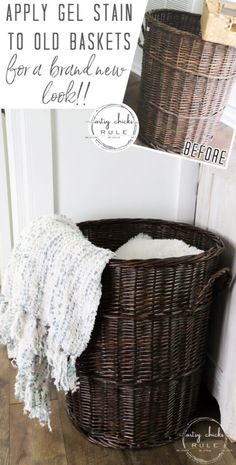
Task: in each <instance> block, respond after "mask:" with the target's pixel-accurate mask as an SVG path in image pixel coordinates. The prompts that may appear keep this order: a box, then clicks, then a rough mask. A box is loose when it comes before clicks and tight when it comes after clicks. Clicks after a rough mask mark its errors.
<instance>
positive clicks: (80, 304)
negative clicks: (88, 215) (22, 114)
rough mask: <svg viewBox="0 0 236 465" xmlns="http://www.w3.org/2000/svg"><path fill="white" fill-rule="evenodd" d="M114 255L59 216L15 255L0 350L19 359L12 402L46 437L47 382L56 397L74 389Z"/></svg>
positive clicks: (26, 237)
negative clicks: (16, 401) (34, 420)
mask: <svg viewBox="0 0 236 465" xmlns="http://www.w3.org/2000/svg"><path fill="white" fill-rule="evenodd" d="M113 255H114V254H113V252H111V251H110V250H105V249H101V248H98V247H95V246H94V245H93V244H91V242H89V241H88V240H87V239H86V238H85V237H84V236H83V234H82V233H81V231H80V230H79V229H78V227H77V226H76V225H75V224H74V223H73V222H72V221H70V220H68V219H67V218H65V217H61V216H54V217H42V218H39V219H37V220H35V221H34V222H33V223H32V224H31V225H30V226H29V227H27V228H26V229H25V230H24V232H23V234H22V236H21V238H20V241H19V243H18V245H17V246H16V247H15V249H14V251H13V253H12V257H11V259H10V262H9V265H8V267H7V271H6V275H5V278H4V282H3V288H2V292H3V294H2V295H1V297H0V343H2V344H5V345H7V348H8V353H9V356H14V359H15V362H16V365H17V368H18V373H17V377H16V385H15V394H16V397H17V398H18V399H19V400H20V401H22V402H24V406H25V409H24V410H25V413H28V414H29V416H30V418H38V419H39V421H40V423H41V424H42V425H45V424H48V427H49V429H51V426H50V413H51V410H50V398H49V381H50V378H52V379H53V380H54V383H55V385H56V387H57V389H58V390H63V391H65V392H67V391H69V390H71V391H74V390H76V389H77V387H78V379H77V377H76V369H75V361H76V358H77V357H79V356H80V355H81V353H82V352H83V351H84V349H85V348H86V346H87V344H88V342H89V339H90V335H91V332H92V329H93V326H94V323H95V318H96V313H97V309H98V305H99V301H100V297H101V275H102V272H103V270H104V268H105V266H106V264H107V263H108V261H109V260H110V259H111V258H112V257H113Z"/></svg>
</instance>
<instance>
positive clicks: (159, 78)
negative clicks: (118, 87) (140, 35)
mask: <svg viewBox="0 0 236 465" xmlns="http://www.w3.org/2000/svg"><path fill="white" fill-rule="evenodd" d="M145 18H146V21H145V28H144V31H143V32H144V45H143V67H142V80H141V93H140V104H139V121H140V134H139V135H140V138H141V139H142V140H143V141H144V142H146V144H147V145H149V146H151V147H153V148H155V149H158V148H159V149H163V150H165V151H167V152H175V153H182V151H183V148H184V144H185V141H187V140H189V141H192V142H196V143H198V144H205V145H207V144H208V143H210V141H211V139H212V137H213V135H214V133H215V131H216V129H217V123H218V122H219V120H220V117H221V115H222V113H223V110H224V108H225V104H226V102H227V98H228V95H229V92H230V90H231V87H232V84H233V81H234V79H235V76H236V49H235V48H233V47H227V46H226V45H220V44H215V43H212V42H206V41H204V40H202V39H201V37H200V18H201V17H200V16H199V15H195V14H192V13H186V12H181V11H176V10H152V11H150V12H148V13H146V16H145Z"/></svg>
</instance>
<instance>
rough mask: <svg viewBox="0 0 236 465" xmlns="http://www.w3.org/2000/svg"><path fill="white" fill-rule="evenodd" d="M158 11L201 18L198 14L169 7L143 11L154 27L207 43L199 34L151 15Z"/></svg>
mask: <svg viewBox="0 0 236 465" xmlns="http://www.w3.org/2000/svg"><path fill="white" fill-rule="evenodd" d="M159 11H162V12H164V11H166V12H168V13H174V14H176V13H180V14H185V15H188V16H195V17H198V18H199V19H200V18H201V15H200V14H198V13H191V12H189V11H183V10H173V9H172V8H170V9H168V8H153V9H152V10H149V11H147V12H146V13H145V19H146V20H149V21H151V22H152V23H153V24H154V25H155V26H156V27H158V28H160V29H164V30H166V31H169V32H173V33H175V34H178V35H183V36H187V37H194V39H195V40H199V41H201V42H202V43H203V44H204V43H207V42H206V41H204V40H203V39H202V37H201V36H198V35H197V34H194V33H193V32H188V31H183V30H182V29H178V28H177V27H174V26H169V25H168V24H165V23H163V22H162V21H160V20H158V19H156V18H154V17H153V16H152V15H153V13H154V12H155V13H156V12H159ZM218 45H219V44H218ZM225 47H226V46H225Z"/></svg>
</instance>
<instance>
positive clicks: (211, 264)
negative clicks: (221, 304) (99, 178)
mask: <svg viewBox="0 0 236 465" xmlns="http://www.w3.org/2000/svg"><path fill="white" fill-rule="evenodd" d="M79 226H80V228H81V230H82V231H83V232H84V234H85V235H86V236H87V237H88V238H89V239H90V240H91V242H93V243H94V244H96V245H97V246H102V247H105V248H110V249H112V250H114V251H115V250H116V249H117V248H118V247H119V246H121V245H122V244H123V243H125V242H126V241H127V240H128V239H130V238H131V237H133V236H134V235H136V234H138V233H140V232H144V233H147V234H150V235H151V236H152V237H153V238H177V239H183V240H184V241H185V242H187V243H189V244H192V245H195V246H196V247H199V248H201V249H203V250H204V253H202V254H200V255H195V256H187V257H182V258H177V259H176V258H175V259H162V260H161V259H152V260H128V261H126V260H115V259H113V260H111V261H110V263H109V264H108V265H107V267H106V268H105V271H104V273H103V277H102V285H103V293H102V299H101V303H100V307H99V311H98V315H97V319H96V323H95V328H94V331H93V334H92V337H91V340H90V343H89V345H88V347H87V349H86V350H85V352H84V353H83V354H82V356H81V357H80V359H79V360H78V361H77V373H78V376H79V378H80V389H79V390H78V391H77V392H76V393H73V394H72V393H69V394H68V395H67V407H68V412H69V415H70V417H71V419H72V421H73V423H74V424H75V426H76V427H77V428H78V429H79V430H81V431H83V432H84V433H85V434H86V436H87V437H88V439H90V440H91V441H93V442H96V443H99V444H103V445H106V446H112V447H129V448H144V447H145V448H147V447H153V446H157V445H160V444H162V443H165V442H167V441H170V440H173V439H174V438H175V437H176V436H178V434H180V432H181V431H182V429H183V428H184V426H186V423H187V422H188V421H189V419H190V418H191V417H192V415H193V413H194V409H195V405H196V400H197V396H198V390H199V384H200V380H201V375H202V368H203V364H204V360H205V352H206V335H207V327H208V316H209V307H210V304H211V302H212V296H213V283H214V281H215V280H216V279H217V278H218V277H220V276H222V275H224V274H227V269H223V270H220V271H217V269H218V268H217V262H218V258H219V256H220V254H221V253H222V251H223V243H222V241H221V240H220V239H219V238H218V237H217V236H215V235H213V234H211V233H209V232H206V231H202V230H200V229H198V228H195V227H193V226H189V225H186V224H179V223H173V222H167V221H161V220H125V219H123V220H101V221H90V222H86V223H82V224H80V225H79Z"/></svg>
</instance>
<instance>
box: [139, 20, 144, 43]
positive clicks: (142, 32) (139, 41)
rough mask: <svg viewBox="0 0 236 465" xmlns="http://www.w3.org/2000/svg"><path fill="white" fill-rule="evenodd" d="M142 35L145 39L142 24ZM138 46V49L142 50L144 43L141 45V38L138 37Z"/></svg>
mask: <svg viewBox="0 0 236 465" xmlns="http://www.w3.org/2000/svg"><path fill="white" fill-rule="evenodd" d="M142 34H143V38H144V39H145V27H144V25H143V24H142ZM138 45H139V47H140V48H143V46H144V42H143V43H142V41H141V37H139V39H138Z"/></svg>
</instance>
